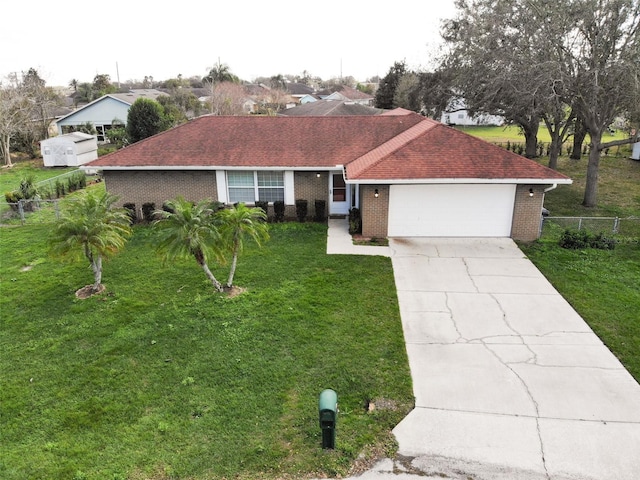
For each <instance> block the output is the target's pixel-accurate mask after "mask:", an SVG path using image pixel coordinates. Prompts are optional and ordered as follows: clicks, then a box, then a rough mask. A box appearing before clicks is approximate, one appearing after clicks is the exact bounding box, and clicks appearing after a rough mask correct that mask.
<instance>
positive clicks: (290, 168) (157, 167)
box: [93, 165, 334, 172]
mask: <svg viewBox="0 0 640 480" xmlns="http://www.w3.org/2000/svg"><path fill="white" fill-rule="evenodd" d="M93 168H98V169H100V170H154V171H160V170H225V171H226V170H244V171H251V172H260V171H269V172H287V171H292V172H294V171H295V172H328V171H330V170H333V169H334V168H333V167H327V166H323V167H294V166H288V167H282V166H277V167H228V166H225V165H214V166H193V165H189V166H184V165H155V166H153V165H145V166H139V167H133V166H131V167H129V166H122V167H121V166H108V165H105V166H96V167H93Z"/></svg>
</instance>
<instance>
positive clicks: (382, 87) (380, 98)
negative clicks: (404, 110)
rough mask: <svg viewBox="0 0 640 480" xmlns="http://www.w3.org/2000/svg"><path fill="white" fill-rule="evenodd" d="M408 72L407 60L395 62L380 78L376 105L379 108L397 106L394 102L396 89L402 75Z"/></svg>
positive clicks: (375, 100)
mask: <svg viewBox="0 0 640 480" xmlns="http://www.w3.org/2000/svg"><path fill="white" fill-rule="evenodd" d="M406 73H407V65H406V63H405V61H404V60H403V61H402V62H394V64H393V66H392V67H391V68H389V71H388V72H387V74H386V75H385V76H384V78H383V79H382V80H380V84H379V86H378V90H377V91H376V95H375V99H374V105H375V106H376V107H377V108H385V109H391V108H395V107H396V104H395V102H394V100H395V96H396V90H397V89H398V85H399V84H400V81H401V79H402V77H403V76H404V75H405V74H406Z"/></svg>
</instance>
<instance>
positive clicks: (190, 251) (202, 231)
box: [154, 197, 224, 292]
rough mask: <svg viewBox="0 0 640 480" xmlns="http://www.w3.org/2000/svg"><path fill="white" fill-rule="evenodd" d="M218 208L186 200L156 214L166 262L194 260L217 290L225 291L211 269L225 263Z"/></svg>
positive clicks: (179, 198)
mask: <svg viewBox="0 0 640 480" xmlns="http://www.w3.org/2000/svg"><path fill="white" fill-rule="evenodd" d="M216 210H217V209H216V208H215V205H213V204H212V202H211V201H208V200H203V201H200V202H198V203H197V204H193V203H191V202H189V201H187V200H185V199H184V198H182V197H178V198H175V199H173V200H170V201H168V202H167V203H166V209H165V210H158V211H156V212H155V215H156V216H157V217H158V218H157V220H155V221H154V229H155V230H156V231H157V232H158V244H157V248H158V252H159V253H160V254H161V255H162V256H163V258H164V260H165V261H172V260H175V259H177V258H194V259H195V261H196V263H197V264H198V265H199V266H200V268H202V270H203V271H204V273H205V275H206V276H207V278H208V279H209V281H210V282H211V283H212V285H213V286H214V288H215V289H216V290H217V291H219V292H222V290H223V288H222V284H221V283H220V282H219V281H218V279H216V277H215V275H214V274H213V273H212V272H211V269H210V268H209V262H210V261H211V260H215V261H219V262H220V261H223V260H224V253H223V252H224V248H223V241H222V237H221V235H220V232H219V230H218V226H217V219H216V216H215V213H216Z"/></svg>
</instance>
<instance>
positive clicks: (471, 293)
mask: <svg viewBox="0 0 640 480" xmlns="http://www.w3.org/2000/svg"><path fill="white" fill-rule="evenodd" d="M340 222H343V223H344V224H343V225H340ZM345 232H346V222H345V221H330V224H329V238H328V242H327V251H328V253H349V254H377V253H375V252H378V251H381V250H379V249H381V248H382V249H384V247H353V246H352V245H348V244H347V243H346V239H345ZM346 235H347V236H348V232H347V233H346ZM343 244H344V251H343V252H340V250H341V247H340V245H343ZM349 244H350V239H349ZM365 249H366V250H365ZM372 249H373V250H372ZM382 251H384V250H382ZM383 254H385V255H387V254H388V255H390V256H391V259H392V263H393V270H394V275H395V282H396V288H397V291H398V301H399V305H400V314H401V318H402V324H403V331H404V336H405V341H406V346H407V352H408V356H409V365H410V368H411V375H412V379H413V387H414V394H415V397H416V408H415V409H414V410H413V411H412V412H411V413H410V414H409V415H408V416H407V417H406V418H405V419H404V420H403V421H402V422H401V423H400V424H399V425H398V426H397V427H396V428H395V429H394V434H395V435H396V438H397V440H398V443H399V454H400V456H399V458H398V459H395V460H390V459H387V460H384V461H382V462H380V463H379V464H378V465H377V466H376V467H375V468H373V469H372V470H371V471H369V472H367V473H365V474H364V475H362V476H360V477H358V478H360V479H364V480H368V479H372V480H373V479H392V478H393V479H400V480H402V479H405V478H407V479H408V478H418V475H419V476H420V477H421V478H443V477H444V478H453V479H458V478H459V479H465V480H466V479H468V478H473V479H474V480H479V479H504V480H507V479H510V480H511V479H523V480H524V479H546V480H549V479H553V480H568V479H573V480H576V479H582V480H596V479H597V480H635V479H638V478H640V385H638V383H637V382H636V381H635V380H634V379H633V377H631V375H630V374H629V373H628V372H627V371H626V370H625V369H624V368H623V366H622V365H621V364H620V362H619V361H618V360H617V359H616V357H615V356H614V355H613V354H612V353H611V352H610V351H609V350H608V349H607V348H606V346H604V345H603V343H602V342H601V341H600V339H599V338H598V337H597V336H596V335H595V334H594V333H593V331H592V330H591V329H590V328H589V326H588V325H587V324H586V323H585V322H584V320H583V319H582V318H581V317H580V316H579V315H578V314H577V313H576V312H575V310H573V308H572V307H571V306H570V305H569V304H568V303H567V302H566V301H565V300H564V299H563V298H562V297H561V296H560V295H559V294H558V292H557V291H556V290H555V289H554V288H553V286H552V285H551V284H550V283H549V282H548V281H547V280H546V279H545V278H544V276H543V275H542V274H541V273H540V272H539V271H538V270H537V269H536V268H535V266H534V265H533V264H532V263H531V262H530V261H529V260H528V259H527V258H526V257H525V256H524V254H523V253H522V252H521V251H520V250H519V249H518V248H517V246H516V245H515V243H514V242H513V241H512V240H510V239H418V238H410V239H399V238H398V239H392V240H391V241H390V246H389V247H388V252H386V253H383Z"/></svg>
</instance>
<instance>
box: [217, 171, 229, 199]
mask: <svg viewBox="0 0 640 480" xmlns="http://www.w3.org/2000/svg"><path fill="white" fill-rule="evenodd" d="M216 187H217V190H218V201H219V202H222V203H227V173H226V172H225V171H224V170H216Z"/></svg>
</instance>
